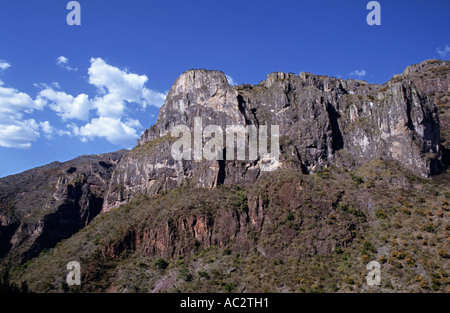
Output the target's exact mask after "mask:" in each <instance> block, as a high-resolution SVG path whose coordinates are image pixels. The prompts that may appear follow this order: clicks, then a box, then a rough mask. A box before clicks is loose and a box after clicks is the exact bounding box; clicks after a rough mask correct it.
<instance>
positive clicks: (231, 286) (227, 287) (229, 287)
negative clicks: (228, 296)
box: [225, 283, 234, 292]
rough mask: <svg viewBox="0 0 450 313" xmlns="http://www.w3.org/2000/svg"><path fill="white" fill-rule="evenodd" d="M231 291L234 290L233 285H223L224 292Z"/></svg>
mask: <svg viewBox="0 0 450 313" xmlns="http://www.w3.org/2000/svg"><path fill="white" fill-rule="evenodd" d="M233 290H234V286H233V284H230V283H226V284H225V291H226V292H233Z"/></svg>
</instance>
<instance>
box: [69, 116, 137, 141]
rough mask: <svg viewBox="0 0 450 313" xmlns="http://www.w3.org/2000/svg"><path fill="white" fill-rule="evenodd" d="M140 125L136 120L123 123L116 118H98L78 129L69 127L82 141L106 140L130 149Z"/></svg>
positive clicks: (72, 126)
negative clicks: (97, 138)
mask: <svg viewBox="0 0 450 313" xmlns="http://www.w3.org/2000/svg"><path fill="white" fill-rule="evenodd" d="M141 127H142V125H141V124H140V123H139V121H137V120H133V119H127V120H125V121H124V122H123V121H121V120H120V119H118V118H111V117H99V118H94V119H92V121H91V122H90V123H88V124H86V125H84V126H82V127H80V128H78V127H76V126H74V125H71V126H70V128H72V130H73V132H74V133H75V134H76V135H78V136H80V137H81V139H82V141H84V142H86V141H87V140H88V139H89V140H92V139H94V138H96V137H103V138H106V140H108V141H109V142H111V143H113V144H116V145H121V146H124V147H127V148H129V147H131V146H132V145H134V144H135V141H136V139H137V138H139V135H138V134H137V130H136V129H137V128H141Z"/></svg>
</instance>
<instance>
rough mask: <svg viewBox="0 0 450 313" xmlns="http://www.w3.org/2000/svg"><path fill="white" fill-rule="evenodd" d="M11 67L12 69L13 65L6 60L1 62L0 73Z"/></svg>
mask: <svg viewBox="0 0 450 313" xmlns="http://www.w3.org/2000/svg"><path fill="white" fill-rule="evenodd" d="M9 67H11V64H9V63H8V62H6V61H4V60H0V71H4V70H6V69H7V68H9Z"/></svg>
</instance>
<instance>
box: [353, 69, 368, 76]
mask: <svg viewBox="0 0 450 313" xmlns="http://www.w3.org/2000/svg"><path fill="white" fill-rule="evenodd" d="M366 74H367V73H366V71H365V70H360V71H359V70H355V71H353V72H351V73H350V76H356V77H359V78H362V77H364V76H366Z"/></svg>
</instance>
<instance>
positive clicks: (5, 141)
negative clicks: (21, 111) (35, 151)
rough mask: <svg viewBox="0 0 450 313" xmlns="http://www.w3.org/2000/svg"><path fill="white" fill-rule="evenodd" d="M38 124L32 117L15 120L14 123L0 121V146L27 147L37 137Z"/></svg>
mask: <svg viewBox="0 0 450 313" xmlns="http://www.w3.org/2000/svg"><path fill="white" fill-rule="evenodd" d="M38 128H39V125H38V124H37V123H36V121H35V120H34V119H28V120H24V121H16V122H15V123H14V124H1V123H0V146H2V147H6V148H19V149H27V148H30V147H31V142H33V141H35V140H36V139H38V138H39V136H40V135H39V132H38Z"/></svg>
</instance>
